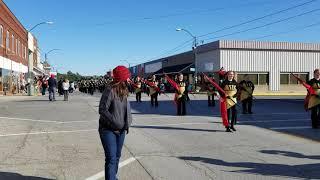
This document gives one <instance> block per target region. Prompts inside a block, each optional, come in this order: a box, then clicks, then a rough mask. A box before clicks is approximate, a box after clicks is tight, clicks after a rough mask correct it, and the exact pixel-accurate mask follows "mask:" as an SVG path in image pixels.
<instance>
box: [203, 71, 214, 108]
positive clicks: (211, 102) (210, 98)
mask: <svg viewBox="0 0 320 180" xmlns="http://www.w3.org/2000/svg"><path fill="white" fill-rule="evenodd" d="M209 78H213V75H209ZM205 83H206V88H207V95H208V106H209V107H214V106H216V102H215V100H214V96H215V95H216V88H215V87H214V86H213V85H212V84H211V83H210V82H209V81H208V80H206V81H205Z"/></svg>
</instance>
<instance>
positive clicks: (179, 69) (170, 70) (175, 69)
mask: <svg viewBox="0 0 320 180" xmlns="http://www.w3.org/2000/svg"><path fill="white" fill-rule="evenodd" d="M194 68H195V66H194V63H188V64H181V65H176V66H169V67H164V68H162V69H160V70H159V71H157V72H155V74H156V75H162V74H177V73H183V74H191V73H193V71H192V69H194Z"/></svg>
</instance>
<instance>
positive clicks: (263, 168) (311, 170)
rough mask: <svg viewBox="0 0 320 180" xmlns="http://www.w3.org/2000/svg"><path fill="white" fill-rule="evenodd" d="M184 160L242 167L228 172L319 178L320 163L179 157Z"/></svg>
mask: <svg viewBox="0 0 320 180" xmlns="http://www.w3.org/2000/svg"><path fill="white" fill-rule="evenodd" d="M179 159H182V160H185V161H198V162H201V163H206V164H212V165H217V166H225V167H234V168H244V169H243V170H235V171H229V172H236V173H247V174H255V175H257V174H258V175H263V176H282V177H291V178H304V179H305V178H308V179H320V172H319V167H320V163H314V164H302V165H287V164H268V163H253V162H226V161H223V160H219V159H210V158H205V157H179Z"/></svg>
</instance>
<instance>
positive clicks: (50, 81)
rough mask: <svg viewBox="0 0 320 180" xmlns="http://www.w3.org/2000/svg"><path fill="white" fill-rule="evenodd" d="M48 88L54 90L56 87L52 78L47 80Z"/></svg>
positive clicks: (55, 82)
mask: <svg viewBox="0 0 320 180" xmlns="http://www.w3.org/2000/svg"><path fill="white" fill-rule="evenodd" d="M48 86H49V88H51V89H52V88H56V87H57V81H56V80H55V79H54V78H49V80H48Z"/></svg>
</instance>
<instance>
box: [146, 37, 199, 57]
mask: <svg viewBox="0 0 320 180" xmlns="http://www.w3.org/2000/svg"><path fill="white" fill-rule="evenodd" d="M192 41H193V39H189V40H187V41H185V42H183V43H181V44H179V45H178V46H176V47H174V48H172V49H169V50H165V51H163V52H162V53H161V54H160V55H158V56H155V57H153V58H150V59H148V60H146V61H147V62H149V61H152V60H155V59H158V58H160V57H163V56H165V55H168V54H171V53H173V52H176V51H178V50H180V49H181V48H184V47H186V46H187V45H188V46H189V45H190V44H189V43H191V42H192Z"/></svg>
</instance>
